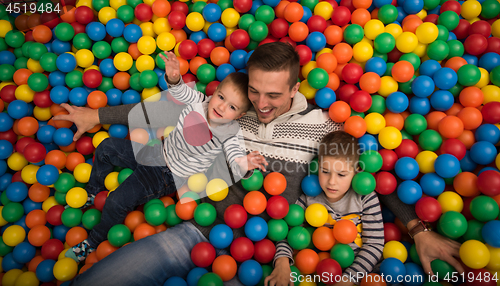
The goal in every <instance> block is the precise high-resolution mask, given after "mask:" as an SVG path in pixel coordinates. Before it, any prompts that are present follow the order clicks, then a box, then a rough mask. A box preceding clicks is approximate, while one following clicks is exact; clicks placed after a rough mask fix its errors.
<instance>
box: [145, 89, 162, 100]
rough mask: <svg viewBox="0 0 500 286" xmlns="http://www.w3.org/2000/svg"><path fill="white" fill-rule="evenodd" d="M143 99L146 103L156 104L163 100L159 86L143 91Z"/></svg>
mask: <svg viewBox="0 0 500 286" xmlns="http://www.w3.org/2000/svg"><path fill="white" fill-rule="evenodd" d="M141 96H142V99H143V100H144V101H146V102H156V101H160V99H161V90H160V89H159V88H158V87H157V86H153V87H151V88H145V89H143V90H142V94H141Z"/></svg>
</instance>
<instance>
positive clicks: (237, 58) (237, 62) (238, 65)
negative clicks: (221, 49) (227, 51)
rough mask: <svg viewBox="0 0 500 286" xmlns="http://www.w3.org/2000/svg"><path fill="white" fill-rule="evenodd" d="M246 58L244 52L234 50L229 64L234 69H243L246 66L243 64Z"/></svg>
mask: <svg viewBox="0 0 500 286" xmlns="http://www.w3.org/2000/svg"><path fill="white" fill-rule="evenodd" d="M246 56H247V52H246V51H245V50H235V51H234V52H232V53H231V56H230V57H229V62H230V63H231V65H232V66H233V67H234V68H235V69H239V70H240V69H244V68H245V67H246V65H247V64H246V62H245V58H246Z"/></svg>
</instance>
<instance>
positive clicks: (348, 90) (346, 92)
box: [337, 84, 359, 103]
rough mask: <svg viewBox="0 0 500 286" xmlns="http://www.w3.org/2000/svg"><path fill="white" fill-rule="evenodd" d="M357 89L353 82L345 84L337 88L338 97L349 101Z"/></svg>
mask: <svg viewBox="0 0 500 286" xmlns="http://www.w3.org/2000/svg"><path fill="white" fill-rule="evenodd" d="M358 90H359V89H358V87H357V86H355V85H353V84H345V85H343V86H342V87H341V88H339V89H338V90H337V96H338V99H339V100H341V101H345V102H347V103H349V102H350V101H351V96H352V95H353V94H354V93H355V92H356V91H358Z"/></svg>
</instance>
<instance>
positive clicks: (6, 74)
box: [0, 64, 16, 81]
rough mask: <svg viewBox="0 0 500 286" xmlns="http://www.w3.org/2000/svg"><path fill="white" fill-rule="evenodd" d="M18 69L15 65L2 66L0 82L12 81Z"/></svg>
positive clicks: (0, 67) (0, 68)
mask: <svg viewBox="0 0 500 286" xmlns="http://www.w3.org/2000/svg"><path fill="white" fill-rule="evenodd" d="M15 72H16V68H15V67H14V66H13V65H9V64H3V65H0V81H12V79H13V78H14V73H15Z"/></svg>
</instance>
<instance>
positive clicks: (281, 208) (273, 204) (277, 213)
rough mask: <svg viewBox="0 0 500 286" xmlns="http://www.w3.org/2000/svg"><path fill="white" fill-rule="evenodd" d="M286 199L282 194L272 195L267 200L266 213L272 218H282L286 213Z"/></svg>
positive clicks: (287, 205) (287, 207)
mask: <svg viewBox="0 0 500 286" xmlns="http://www.w3.org/2000/svg"><path fill="white" fill-rule="evenodd" d="M289 208H290V206H289V204H288V201H287V200H286V199H285V198H284V197H282V196H272V197H270V198H269V200H267V207H266V211H267V214H268V215H269V216H270V217H272V218H274V219H282V218H284V217H285V216H286V215H287V214H288V209H289Z"/></svg>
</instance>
